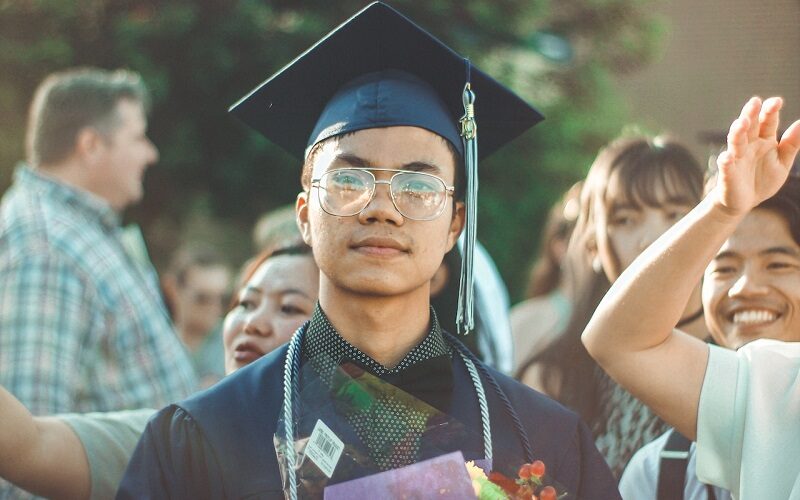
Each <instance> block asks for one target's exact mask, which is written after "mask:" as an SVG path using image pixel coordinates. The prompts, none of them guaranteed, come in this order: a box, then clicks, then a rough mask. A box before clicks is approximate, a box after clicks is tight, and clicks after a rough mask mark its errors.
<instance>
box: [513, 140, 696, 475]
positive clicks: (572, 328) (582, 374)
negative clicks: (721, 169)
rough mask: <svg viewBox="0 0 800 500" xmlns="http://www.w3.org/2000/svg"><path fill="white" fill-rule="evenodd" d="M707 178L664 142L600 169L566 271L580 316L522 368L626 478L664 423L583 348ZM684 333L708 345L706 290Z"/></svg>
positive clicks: (595, 168) (614, 154)
mask: <svg viewBox="0 0 800 500" xmlns="http://www.w3.org/2000/svg"><path fill="white" fill-rule="evenodd" d="M702 190H703V169H702V167H701V166H700V164H699V163H698V162H697V160H695V159H694V157H693V156H692V154H691V153H690V152H689V151H688V150H687V149H686V148H685V147H684V146H682V145H680V144H679V143H677V142H675V141H672V140H669V139H665V138H662V137H656V138H648V137H645V136H633V137H623V138H620V139H618V140H615V141H613V142H612V143H610V144H609V145H608V146H606V147H605V148H604V149H603V150H601V151H600V153H599V155H598V156H597V158H596V159H595V161H594V163H593V164H592V166H591V168H590V170H589V173H588V175H587V178H586V181H585V183H584V186H583V189H582V192H581V200H580V213H579V215H578V220H577V223H576V227H575V231H574V232H573V235H572V238H571V240H570V244H569V248H568V251H567V262H566V263H565V265H566V266H567V268H568V270H569V279H572V280H573V285H572V287H573V289H574V290H577V293H575V297H574V306H573V313H572V316H571V318H570V321H569V325H568V326H567V328H566V330H565V331H564V333H563V334H562V335H560V336H559V337H558V339H557V340H556V341H554V342H553V343H552V344H551V345H550V346H549V347H547V348H546V349H545V350H543V351H542V352H540V353H538V354H536V355H534V356H533V357H531V358H530V359H528V360H527V362H525V363H523V364H522V365H521V366H520V369H519V370H518V372H517V376H518V378H519V379H520V380H522V381H524V382H526V383H528V384H529V385H532V386H534V387H537V388H540V389H541V390H543V391H544V392H545V393H547V394H549V395H550V396H552V397H553V398H555V399H557V400H558V401H560V402H561V403H563V404H565V405H567V406H569V407H571V408H573V409H574V410H576V411H578V412H579V413H580V414H581V416H582V417H583V419H584V420H585V421H586V422H587V424H588V425H589V427H590V429H591V430H592V433H593V434H594V436H595V439H596V444H597V446H598V448H599V449H600V451H601V452H602V453H603V455H604V456H605V458H606V460H607V461H608V463H609V465H610V466H611V469H612V471H613V472H615V473H616V474H617V476H619V474H621V472H622V470H623V469H624V467H625V464H626V463H627V461H628V459H629V458H630V457H631V456H632V454H633V453H634V452H635V451H636V450H637V449H639V448H640V447H641V446H642V445H643V444H645V443H647V442H649V441H650V440H652V439H654V438H655V437H657V436H659V435H660V434H661V433H662V432H663V431H664V430H665V426H664V424H663V422H661V420H660V419H659V418H658V417H656V416H655V415H654V414H653V413H651V412H650V411H649V410H648V409H647V408H646V407H645V406H644V405H642V404H641V403H640V402H639V401H637V400H636V399H634V398H633V397H632V396H631V395H630V394H628V393H627V392H625V391H624V390H623V389H621V388H620V387H619V386H617V385H616V384H615V383H614V382H613V381H612V380H611V379H610V378H608V376H606V375H605V374H604V372H603V371H602V370H600V369H599V367H598V366H597V364H596V363H595V361H594V360H593V359H592V358H591V357H590V356H589V355H588V353H587V352H586V349H585V348H584V347H583V345H582V344H581V341H580V335H581V333H582V332H583V329H584V328H585V327H586V324H587V323H588V321H589V319H590V318H591V316H592V313H593V312H594V310H595V309H596V307H597V305H598V304H599V303H600V300H601V299H602V297H603V296H604V295H605V293H606V292H607V291H608V289H609V287H610V286H611V282H613V281H614V280H616V279H617V278H618V277H619V275H620V274H621V273H622V271H623V270H624V269H625V268H626V267H627V266H628V265H629V264H630V263H631V262H632V261H633V259H634V258H635V257H636V256H637V255H639V253H641V251H642V250H644V249H645V248H646V247H647V246H648V245H649V244H650V243H652V242H653V241H654V240H655V239H656V238H657V237H658V236H660V235H661V234H662V233H663V232H664V231H666V230H667V229H668V228H669V227H671V226H672V224H674V223H675V222H677V221H678V220H679V219H680V218H681V217H683V215H685V214H686V213H687V212H689V210H691V209H692V207H694V206H695V205H696V204H697V203H698V202H699V201H700V198H701V195H702ZM681 328H682V329H683V330H684V331H687V332H689V333H692V334H693V335H695V336H697V337H700V338H705V337H707V335H708V334H707V331H706V328H705V325H704V323H703V314H702V307H701V304H700V294H699V287H698V288H697V290H696V291H695V293H694V294H693V295H692V297H691V298H690V300H689V301H688V304H687V306H686V311H685V312H684V316H683V319H682V320H681Z"/></svg>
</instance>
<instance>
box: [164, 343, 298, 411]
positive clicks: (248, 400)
mask: <svg viewBox="0 0 800 500" xmlns="http://www.w3.org/2000/svg"><path fill="white" fill-rule="evenodd" d="M286 351H287V345H286V344H284V345H282V346H280V347H278V348H277V349H275V350H274V351H272V352H270V353H268V354H265V355H264V356H262V357H261V358H260V359H258V360H256V361H254V362H253V363H250V364H249V365H247V366H245V367H243V368H240V369H238V370H236V372H234V373H232V374H231V375H228V376H227V377H224V378H223V379H222V380H220V381H219V382H217V383H216V384H214V385H213V386H211V387H209V388H208V389H205V390H203V391H200V392H198V393H196V394H194V395H192V396H190V397H188V398H187V399H185V400H183V401H181V402H180V403H177V405H176V406H177V407H179V408H181V409H182V410H183V411H185V412H187V413H188V414H189V415H191V416H192V417H194V418H195V419H213V420H217V419H225V418H229V417H232V418H235V417H236V416H237V415H239V416H241V415H244V414H248V413H253V412H254V411H255V412H257V411H259V410H258V408H260V407H261V406H262V405H264V404H266V403H268V406H269V409H270V410H272V409H274V410H277V407H279V406H280V401H281V400H282V396H283V368H284V360H285V359H286Z"/></svg>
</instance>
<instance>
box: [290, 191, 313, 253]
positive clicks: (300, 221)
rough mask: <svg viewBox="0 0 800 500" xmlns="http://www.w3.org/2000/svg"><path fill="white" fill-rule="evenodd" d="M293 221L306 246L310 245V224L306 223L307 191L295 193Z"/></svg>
mask: <svg viewBox="0 0 800 500" xmlns="http://www.w3.org/2000/svg"><path fill="white" fill-rule="evenodd" d="M294 213H295V219H296V220H297V229H299V230H300V235H301V236H302V237H303V241H305V243H306V245H308V246H313V245H312V244H311V224H310V223H309V221H308V191H301V192H299V193H297V199H296V200H295V202H294Z"/></svg>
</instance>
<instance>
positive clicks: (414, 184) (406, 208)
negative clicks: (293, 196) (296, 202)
mask: <svg viewBox="0 0 800 500" xmlns="http://www.w3.org/2000/svg"><path fill="white" fill-rule="evenodd" d="M373 172H394V175H392V177H391V178H390V179H389V180H388V181H387V180H384V181H379V180H377V179H376V178H375V174H374V173H373ZM376 184H387V185H388V186H389V192H390V193H391V195H392V204H394V208H395V209H397V211H398V212H400V215H402V216H403V217H405V218H406V219H411V220H433V219H435V218H437V217H439V216H440V215H441V214H442V212H443V211H444V207H445V206H446V204H447V203H446V202H447V197H448V195H452V194H453V192H454V191H455V188H454V187H453V186H448V185H447V184H445V183H444V181H443V180H442V179H440V178H438V177H436V176H435V175H431V174H426V173H424V172H411V171H408V170H392V169H388V168H370V169H363V168H339V169H336V170H329V171H327V172H325V173H324V174H322V176H320V177H319V178H318V179H312V180H311V187H316V188H318V189H317V194H318V196H319V204H320V206H321V207H322V209H323V210H324V211H325V212H326V213H328V214H330V215H334V216H337V217H349V216H351V215H357V214H359V213H361V211H362V210H364V209H365V208H367V205H369V202H370V201H372V198H373V197H374V196H375V185H376Z"/></svg>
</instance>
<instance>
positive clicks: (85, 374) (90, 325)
mask: <svg viewBox="0 0 800 500" xmlns="http://www.w3.org/2000/svg"><path fill="white" fill-rule="evenodd" d="M119 222H120V221H119V215H118V214H117V213H116V212H115V211H114V210H113V209H112V208H111V207H110V206H109V205H108V204H107V203H106V202H105V201H104V200H102V199H100V198H99V197H96V196H94V195H92V194H90V193H88V192H85V191H82V190H78V189H75V188H73V187H70V186H67V185H65V184H63V183H61V182H58V181H56V180H55V179H53V178H51V177H49V176H47V175H45V174H44V173H41V172H39V171H36V170H32V169H29V168H25V167H22V168H19V169H18V170H17V172H16V176H15V181H14V185H13V186H12V187H11V188H10V189H9V190H8V192H7V193H6V194H5V195H4V196H3V200H2V205H0V384H2V385H4V386H5V387H6V388H7V389H8V390H9V391H11V392H12V393H13V394H14V395H15V396H16V397H18V398H19V399H20V400H21V401H22V402H23V403H24V404H25V405H26V406H27V407H28V408H29V409H30V410H31V412H33V413H34V414H50V413H59V412H88V411H107V410H119V409H133V408H143V407H149V408H158V407H160V406H163V405H165V404H167V403H169V402H172V401H176V400H179V399H182V398H184V397H185V396H187V395H189V394H190V393H191V392H192V391H193V390H194V389H195V388H196V376H195V374H194V371H193V369H192V367H191V364H190V362H189V359H188V356H187V354H186V351H185V350H184V348H183V346H182V345H181V343H180V340H179V339H178V337H177V335H176V334H175V331H174V329H173V327H172V322H171V321H170V319H169V316H168V315H167V312H166V308H165V307H164V303H163V300H162V298H161V294H160V291H159V288H158V280H157V277H156V274H155V271H154V269H153V268H152V266H151V264H150V263H149V262H141V259H139V260H137V259H135V258H133V257H132V256H131V252H130V251H127V250H126V248H125V245H124V243H123V241H122V239H121V236H122V229H121V227H120V225H119Z"/></svg>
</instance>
